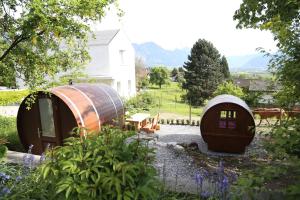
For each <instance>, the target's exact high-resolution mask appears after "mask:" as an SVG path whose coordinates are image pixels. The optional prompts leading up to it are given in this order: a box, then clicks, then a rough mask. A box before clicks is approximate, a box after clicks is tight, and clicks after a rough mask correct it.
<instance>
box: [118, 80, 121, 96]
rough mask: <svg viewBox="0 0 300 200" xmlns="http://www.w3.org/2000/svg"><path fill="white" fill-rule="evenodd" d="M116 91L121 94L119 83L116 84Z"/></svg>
mask: <svg viewBox="0 0 300 200" xmlns="http://www.w3.org/2000/svg"><path fill="white" fill-rule="evenodd" d="M117 91H118V93H119V94H120V93H121V82H120V81H118V82H117Z"/></svg>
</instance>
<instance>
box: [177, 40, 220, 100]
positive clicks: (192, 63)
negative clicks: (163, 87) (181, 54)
mask: <svg viewBox="0 0 300 200" xmlns="http://www.w3.org/2000/svg"><path fill="white" fill-rule="evenodd" d="M220 63H221V56H220V53H219V51H218V50H217V49H216V48H215V47H214V46H213V44H212V43H210V42H208V41H206V40H204V39H199V40H198V41H197V42H196V43H195V44H194V46H193V48H192V49H191V53H190V55H189V56H188V61H187V62H185V64H184V65H183V67H184V69H185V72H184V79H185V81H184V83H183V84H182V87H183V89H186V90H187V94H186V95H185V96H184V98H185V99H186V100H188V101H190V102H191V104H192V105H194V106H199V105H202V104H203V102H204V100H205V99H207V98H209V97H210V96H211V95H212V93H213V92H214V91H215V90H216V88H217V86H218V85H219V83H220V82H221V81H222V80H223V79H224V76H223V74H222V70H221V64H220Z"/></svg>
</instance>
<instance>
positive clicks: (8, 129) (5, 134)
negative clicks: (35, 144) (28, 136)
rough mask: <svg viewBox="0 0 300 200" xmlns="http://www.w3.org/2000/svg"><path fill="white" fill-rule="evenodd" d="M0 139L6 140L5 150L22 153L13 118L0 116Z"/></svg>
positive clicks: (22, 149)
mask: <svg viewBox="0 0 300 200" xmlns="http://www.w3.org/2000/svg"><path fill="white" fill-rule="evenodd" d="M0 138H3V139H6V140H7V142H8V143H7V144H5V145H6V146H7V148H8V149H9V150H12V151H20V152H24V148H23V146H22V144H21V142H20V139H19V136H18V132H17V127H16V118H15V117H3V116H0Z"/></svg>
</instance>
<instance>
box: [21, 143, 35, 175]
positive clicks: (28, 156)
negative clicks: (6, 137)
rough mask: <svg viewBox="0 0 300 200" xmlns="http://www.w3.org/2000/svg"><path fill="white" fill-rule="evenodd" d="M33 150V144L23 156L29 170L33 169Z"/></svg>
mask: <svg viewBox="0 0 300 200" xmlns="http://www.w3.org/2000/svg"><path fill="white" fill-rule="evenodd" d="M32 148H33V145H32V144H31V145H30V146H29V149H28V153H27V154H25V155H24V156H23V163H24V166H26V167H28V168H29V169H31V168H33V161H34V157H33V155H32V153H31V151H32Z"/></svg>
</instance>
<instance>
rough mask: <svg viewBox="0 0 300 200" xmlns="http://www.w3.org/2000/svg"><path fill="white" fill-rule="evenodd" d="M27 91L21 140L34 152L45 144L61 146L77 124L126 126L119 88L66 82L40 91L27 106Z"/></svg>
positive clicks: (20, 118)
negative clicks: (30, 146)
mask: <svg viewBox="0 0 300 200" xmlns="http://www.w3.org/2000/svg"><path fill="white" fill-rule="evenodd" d="M28 98H31V95H28V96H27V97H26V98H25V99H24V100H23V102H22V103H21V105H20V108H19V111H18V116H17V129H18V134H19V137H20V140H21V142H22V144H23V146H24V147H25V149H27V148H28V146H29V145H30V144H33V145H34V147H33V149H32V151H33V153H34V154H41V153H42V152H43V151H44V149H45V147H46V146H47V145H48V144H50V145H51V146H58V145H62V144H63V140H64V139H65V138H67V137H69V136H70V132H71V131H72V129H73V128H74V127H84V128H86V129H88V130H90V131H100V129H101V126H102V125H104V124H114V125H119V126H123V123H124V106H123V103H122V100H121V98H120V96H119V95H118V94H117V92H116V91H115V90H114V89H112V88H111V87H109V86H107V85H92V84H78V85H66V86H60V87H55V88H52V89H50V91H48V92H43V91H41V92H38V93H37V95H36V99H35V101H34V103H33V105H32V106H31V109H29V110H28V109H27V104H26V102H28Z"/></svg>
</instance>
